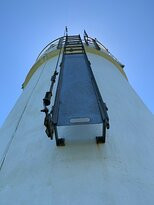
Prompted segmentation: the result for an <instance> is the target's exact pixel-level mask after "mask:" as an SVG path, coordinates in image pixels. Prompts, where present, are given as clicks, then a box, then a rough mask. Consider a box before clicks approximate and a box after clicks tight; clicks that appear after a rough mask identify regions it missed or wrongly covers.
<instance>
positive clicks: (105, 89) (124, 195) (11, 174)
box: [0, 31, 154, 205]
mask: <svg viewBox="0 0 154 205" xmlns="http://www.w3.org/2000/svg"><path fill="white" fill-rule="evenodd" d="M123 68H124V65H123V64H122V63H120V62H119V61H118V60H117V59H116V58H115V57H114V56H113V55H112V54H111V53H110V52H109V51H108V49H106V48H105V47H104V46H103V45H102V44H101V43H100V42H99V41H98V40H97V39H96V38H91V37H89V36H88V34H87V33H86V32H84V37H83V38H81V36H80V35H68V34H67V31H66V33H65V35H64V36H62V37H60V38H58V39H56V40H54V41H52V42H51V43H49V44H48V45H47V46H46V47H45V48H44V49H43V50H42V51H41V53H40V54H39V56H38V58H37V60H36V62H35V63H34V65H33V66H32V68H31V69H30V71H29V73H28V74H27V76H26V79H25V81H24V83H23V85H22V87H23V92H22V94H21V96H20V97H19V99H18V101H17V103H16V104H15V106H14V108H13V109H12V111H11V112H10V114H9V116H8V117H7V119H6V121H5V123H4V124H3V126H2V128H1V130H0V204H1V205H21V204H22V205H29V204H32V205H56V204H57V205H79V204H83V205H94V204H95V205H123V204H125V205H130V204H131V205H137V204H139V205H145V204H148V205H153V204H154V148H153V147H154V121H153V116H152V114H151V113H150V111H149V110H148V109H147V107H146V106H145V105H144V103H143V102H142V100H141V99H140V98H139V97H138V95H137V94H136V93H135V91H134V90H133V88H132V87H131V85H130V84H129V81H128V79H127V76H126V74H125V72H124V70H123Z"/></svg>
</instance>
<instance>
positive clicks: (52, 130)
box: [44, 35, 109, 146]
mask: <svg viewBox="0 0 154 205" xmlns="http://www.w3.org/2000/svg"><path fill="white" fill-rule="evenodd" d="M63 40H65V43H64V48H63V54H62V62H61V64H60V73H59V80H58V86H57V90H56V97H55V102H54V106H53V108H52V111H51V115H52V116H51V115H50V114H48V115H46V116H48V119H47V120H45V122H44V125H45V126H46V128H47V129H46V133H47V135H48V137H50V138H51V139H52V138H53V134H55V139H56V145H57V146H64V145H65V139H64V138H59V136H58V130H57V127H58V126H69V125H76V124H81V125H82V124H100V123H103V131H102V135H101V136H99V137H96V142H97V143H105V138H106V128H107V129H109V117H108V114H107V107H106V104H105V103H104V102H103V99H102V97H101V94H100V92H99V89H98V86H97V83H96V80H95V77H94V75H93V72H92V69H91V65H90V61H89V60H88V57H87V55H86V51H85V48H84V45H83V42H82V39H81V37H80V35H73V36H68V35H66V36H65V37H64V39H63ZM70 74H71V75H70ZM73 75H74V76H78V77H77V78H78V79H77V80H78V84H80V85H81V89H82V92H83V95H81V92H80V90H79V89H78V84H76V86H74V82H73V81H74V78H75V77H74V78H73V77H70V76H73ZM86 89H87V90H86ZM71 90H72V92H71ZM88 90H90V94H89V95H87V91H88ZM67 95H69V98H67V97H66V96H67ZM75 95H78V98H77V102H73V101H72V99H73V98H74V97H75ZM89 101H92V103H91V104H90V103H89ZM91 110H93V111H94V113H92V111H91ZM84 116H85V117H84Z"/></svg>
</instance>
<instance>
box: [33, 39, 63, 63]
mask: <svg viewBox="0 0 154 205" xmlns="http://www.w3.org/2000/svg"><path fill="white" fill-rule="evenodd" d="M63 37H64V36H62V37H60V38H63ZM60 38H57V39H55V40H54V41H51V42H50V43H48V44H47V45H46V46H45V47H44V48H43V49H42V50H41V52H40V53H39V55H38V57H37V58H36V61H37V60H38V59H39V57H40V56H41V54H42V53H43V52H44V51H45V50H46V48H48V47H49V46H50V45H52V44H53V43H54V42H55V41H58V40H59V39H60Z"/></svg>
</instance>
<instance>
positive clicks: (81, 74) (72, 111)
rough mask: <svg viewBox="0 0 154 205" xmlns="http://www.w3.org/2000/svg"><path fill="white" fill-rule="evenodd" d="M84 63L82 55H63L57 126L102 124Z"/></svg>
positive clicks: (89, 76) (86, 66) (89, 75)
mask: <svg viewBox="0 0 154 205" xmlns="http://www.w3.org/2000/svg"><path fill="white" fill-rule="evenodd" d="M86 62H87V61H86V59H85V55H84V54H74V55H64V61H63V65H62V68H61V69H62V73H61V74H60V75H61V78H60V80H61V86H60V89H59V95H58V99H57V102H58V104H57V105H58V107H59V111H58V119H57V125H58V126H63V125H73V124H98V123H102V118H101V115H100V111H99V107H98V103H97V99H96V95H95V92H94V89H93V85H92V81H91V74H90V72H89V70H88V69H89V68H88V65H87V63H86ZM57 105H56V106H57Z"/></svg>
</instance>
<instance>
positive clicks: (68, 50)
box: [42, 32, 109, 146]
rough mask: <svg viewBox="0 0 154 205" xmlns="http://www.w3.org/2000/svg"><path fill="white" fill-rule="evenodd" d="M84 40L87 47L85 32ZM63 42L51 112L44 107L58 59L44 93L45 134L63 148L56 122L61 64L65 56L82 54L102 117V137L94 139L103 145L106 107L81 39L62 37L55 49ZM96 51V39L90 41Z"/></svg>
mask: <svg viewBox="0 0 154 205" xmlns="http://www.w3.org/2000/svg"><path fill="white" fill-rule="evenodd" d="M84 34H85V35H84V40H85V42H86V44H87V45H88V38H89V37H88V35H87V33H86V32H85V33H84ZM64 40H65V42H64V47H63V55H62V61H61V64H60V73H59V79H58V85H57V91H56V96H55V102H54V106H53V107H52V110H51V112H50V113H49V112H48V109H47V107H46V106H48V105H49V104H50V99H51V96H52V89H53V84H54V83H55V80H56V75H57V74H58V73H57V66H58V61H59V57H60V54H59V57H58V61H57V64H56V70H55V72H54V75H53V76H52V78H51V81H52V83H51V86H50V91H49V92H47V93H46V95H45V98H44V99H43V102H44V109H43V110H42V112H45V114H46V116H45V120H44V125H45V126H46V134H47V135H48V137H49V138H51V139H53V134H54V135H55V140H56V145H57V146H64V145H65V139H64V138H59V136H58V130H57V122H58V112H59V96H60V90H61V86H62V76H63V69H64V67H63V63H64V59H65V55H69V54H71V55H73V54H74V55H75V54H84V57H85V61H86V63H87V65H88V68H89V72H90V75H91V81H92V85H93V88H94V92H95V95H96V98H97V103H98V107H99V110H100V113H101V117H102V122H103V129H102V136H98V137H96V143H97V144H98V143H105V140H106V128H107V129H109V117H108V114H107V107H106V104H105V103H104V102H103V99H102V97H101V94H100V91H99V89H98V86H97V83H96V80H95V77H94V74H93V72H92V69H91V65H90V62H89V60H88V57H87V54H86V51H85V48H84V45H83V42H82V39H81V37H80V35H75V36H68V35H66V36H64V37H61V38H60V39H59V43H58V46H57V48H61V49H62V46H63V41H64ZM92 41H93V43H94V45H95V47H96V49H98V50H100V47H99V46H98V44H97V42H96V39H95V40H94V39H92Z"/></svg>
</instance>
